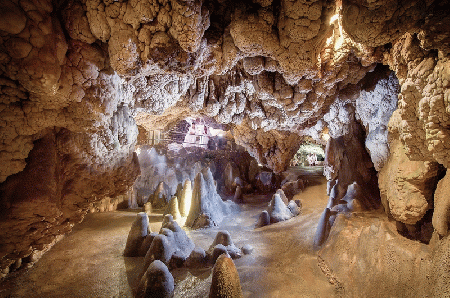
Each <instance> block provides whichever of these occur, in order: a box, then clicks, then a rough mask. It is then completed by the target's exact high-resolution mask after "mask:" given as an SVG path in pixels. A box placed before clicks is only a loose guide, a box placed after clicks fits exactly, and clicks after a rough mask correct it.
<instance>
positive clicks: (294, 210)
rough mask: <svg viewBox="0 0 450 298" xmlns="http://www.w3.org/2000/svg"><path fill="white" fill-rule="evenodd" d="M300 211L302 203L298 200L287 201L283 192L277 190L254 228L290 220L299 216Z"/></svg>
mask: <svg viewBox="0 0 450 298" xmlns="http://www.w3.org/2000/svg"><path fill="white" fill-rule="evenodd" d="M301 211H302V203H301V202H300V200H290V201H289V200H288V198H287V197H286V195H285V194H284V191H283V190H282V189H278V190H277V191H276V192H275V194H274V195H273V197H272V200H271V201H270V203H269V206H268V208H267V210H264V211H263V212H261V214H260V216H259V218H258V221H257V222H256V227H257V228H259V227H263V226H267V225H269V224H272V223H277V222H281V221H285V220H288V219H291V218H292V217H294V216H298V215H300V213H301Z"/></svg>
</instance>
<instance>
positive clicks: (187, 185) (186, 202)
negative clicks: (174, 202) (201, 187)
mask: <svg viewBox="0 0 450 298" xmlns="http://www.w3.org/2000/svg"><path fill="white" fill-rule="evenodd" d="M191 202H192V186H191V180H189V179H187V180H186V181H185V182H184V185H183V190H182V191H181V197H180V214H181V216H188V214H189V210H190V208H191Z"/></svg>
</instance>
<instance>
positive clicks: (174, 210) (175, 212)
mask: <svg viewBox="0 0 450 298" xmlns="http://www.w3.org/2000/svg"><path fill="white" fill-rule="evenodd" d="M165 214H171V215H172V217H173V219H175V220H177V219H179V218H181V214H180V211H179V209H178V198H177V197H176V196H173V197H172V198H171V199H170V201H169V205H168V206H167V209H166V212H165Z"/></svg>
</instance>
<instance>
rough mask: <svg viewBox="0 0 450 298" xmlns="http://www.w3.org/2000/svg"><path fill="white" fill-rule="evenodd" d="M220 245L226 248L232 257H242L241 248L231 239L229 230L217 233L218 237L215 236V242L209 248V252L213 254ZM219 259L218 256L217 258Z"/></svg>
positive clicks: (226, 251)
mask: <svg viewBox="0 0 450 298" xmlns="http://www.w3.org/2000/svg"><path fill="white" fill-rule="evenodd" d="M218 245H220V246H221V247H223V248H224V249H225V251H224V252H225V253H227V254H228V255H229V256H230V257H231V258H233V259H236V258H240V257H241V254H242V253H241V250H240V249H239V248H238V247H237V246H236V245H234V243H233V240H231V235H230V233H229V232H228V231H219V232H217V234H216V238H214V241H213V243H212V244H211V246H210V247H209V249H208V254H209V255H211V256H212V255H213V253H214V250H215V249H216V247H217V246H218ZM216 259H217V258H216Z"/></svg>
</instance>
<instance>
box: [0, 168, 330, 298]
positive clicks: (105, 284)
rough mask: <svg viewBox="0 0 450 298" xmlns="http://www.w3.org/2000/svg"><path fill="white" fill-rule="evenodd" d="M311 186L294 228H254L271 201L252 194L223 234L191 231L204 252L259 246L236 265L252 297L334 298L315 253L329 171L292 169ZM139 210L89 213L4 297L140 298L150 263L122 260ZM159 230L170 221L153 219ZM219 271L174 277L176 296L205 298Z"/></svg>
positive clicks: (286, 225) (10, 286) (17, 279)
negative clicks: (218, 240) (226, 237)
mask: <svg viewBox="0 0 450 298" xmlns="http://www.w3.org/2000/svg"><path fill="white" fill-rule="evenodd" d="M290 170H291V171H296V172H297V173H299V174H301V175H302V176H306V177H305V178H306V179H308V180H309V181H310V184H309V186H308V187H307V188H306V189H305V190H304V192H302V193H299V194H297V195H296V196H295V199H300V200H301V201H302V203H303V212H302V214H301V215H300V216H298V217H294V218H292V219H291V220H288V221H286V222H281V223H277V224H273V225H270V226H266V227H262V228H258V229H254V224H255V222H256V220H257V218H258V216H259V213H260V212H261V211H262V210H264V209H265V208H266V206H267V203H268V201H269V200H270V198H271V196H270V195H248V196H245V197H244V202H245V203H244V204H242V205H241V206H240V211H239V212H238V213H235V214H232V215H230V216H228V217H226V218H225V219H224V220H223V222H222V224H221V225H220V226H218V227H214V228H209V229H200V230H193V231H189V232H188V234H189V236H190V237H191V238H192V240H193V241H194V243H195V244H196V245H197V246H200V247H202V248H203V249H205V250H207V249H208V248H209V245H210V244H211V243H212V242H213V240H214V237H215V235H216V233H217V231H219V230H224V229H225V230H228V231H229V232H230V234H231V237H232V239H233V241H234V243H235V245H236V246H238V247H242V246H244V245H245V244H250V245H252V246H253V248H254V251H253V253H252V254H251V255H243V257H242V258H240V259H237V260H235V264H236V267H237V270H238V272H239V276H240V279H241V286H242V290H243V293H244V296H245V297H334V296H336V290H335V288H334V286H333V285H331V284H330V283H329V282H328V280H327V278H326V276H325V275H324V274H323V273H322V272H321V270H320V268H319V267H318V262H317V254H316V253H315V252H314V250H313V249H312V243H313V236H314V233H315V230H316V227H317V222H318V219H319V217H320V215H321V212H322V211H323V208H324V206H325V205H326V203H327V196H326V179H325V177H323V176H321V173H320V171H321V168H316V169H312V170H311V169H309V170H307V169H305V168H303V169H299V168H296V169H295V168H291V169H290ZM136 212H137V211H136V210H133V211H131V210H122V211H115V212H109V213H93V214H88V215H87V216H86V218H85V220H84V221H83V222H82V223H81V224H79V225H78V226H76V227H75V228H74V230H73V232H72V233H70V234H69V235H67V236H66V237H65V238H64V239H62V240H61V241H60V242H59V243H57V244H56V245H55V246H54V247H53V248H52V249H51V250H50V251H49V252H48V253H46V254H45V255H44V256H43V257H42V259H41V260H39V262H38V263H37V264H36V265H35V266H34V267H32V268H30V269H29V270H28V271H27V272H26V273H25V274H23V275H21V276H17V277H15V278H11V279H9V280H8V282H7V283H5V284H4V285H3V289H1V290H0V295H1V297H133V290H134V289H135V288H136V286H137V282H138V275H139V273H140V271H141V270H142V266H143V258H125V257H123V256H122V252H123V249H124V247H125V243H126V238H127V234H128V231H129V229H130V227H131V223H132V222H133V220H134V218H135V214H136ZM149 218H150V221H151V228H152V231H158V230H159V228H160V226H161V221H162V218H163V217H162V214H161V213H157V212H155V213H152V214H151V215H150V216H149ZM211 269H212V268H210V267H209V268H202V269H198V270H192V269H191V270H188V269H186V268H180V269H176V270H174V271H172V273H173V275H174V278H175V282H176V289H175V297H205V296H207V295H208V293H209V285H210V281H211V272H212V270H211Z"/></svg>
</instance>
